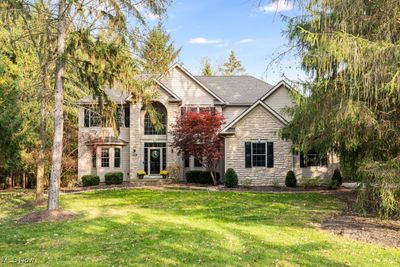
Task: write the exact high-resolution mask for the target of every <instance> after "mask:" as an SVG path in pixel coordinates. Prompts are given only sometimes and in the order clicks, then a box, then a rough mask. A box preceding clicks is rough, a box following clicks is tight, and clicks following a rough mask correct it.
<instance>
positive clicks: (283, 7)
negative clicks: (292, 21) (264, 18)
mask: <svg viewBox="0 0 400 267" xmlns="http://www.w3.org/2000/svg"><path fill="white" fill-rule="evenodd" d="M260 9H261V11H262V12H264V13H273V12H282V11H289V10H292V9H293V4H292V3H291V2H290V0H275V1H274V2H272V3H270V4H267V5H265V6H262V7H261V8H260Z"/></svg>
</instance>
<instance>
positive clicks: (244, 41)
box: [239, 38, 255, 44]
mask: <svg viewBox="0 0 400 267" xmlns="http://www.w3.org/2000/svg"><path fill="white" fill-rule="evenodd" d="M254 41H255V40H254V39H251V38H247V39H242V40H240V41H239V43H241V44H247V43H252V42H254Z"/></svg>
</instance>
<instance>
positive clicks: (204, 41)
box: [189, 37, 255, 47]
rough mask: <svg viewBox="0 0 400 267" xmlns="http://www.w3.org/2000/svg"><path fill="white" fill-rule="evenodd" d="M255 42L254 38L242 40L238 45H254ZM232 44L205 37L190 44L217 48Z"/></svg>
mask: <svg viewBox="0 0 400 267" xmlns="http://www.w3.org/2000/svg"><path fill="white" fill-rule="evenodd" d="M254 41H255V40H254V39H252V38H246V39H241V40H239V41H238V42H237V43H238V44H247V43H252V42H254ZM230 43H231V42H230V41H229V40H222V39H208V38H204V37H197V38H193V39H190V40H189V44H202V45H215V46H216V47H227V46H229V44H230Z"/></svg>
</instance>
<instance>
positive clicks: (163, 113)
mask: <svg viewBox="0 0 400 267" xmlns="http://www.w3.org/2000/svg"><path fill="white" fill-rule="evenodd" d="M153 107H154V111H155V115H156V116H157V117H158V123H159V125H155V124H153V123H152V121H151V118H150V114H149V113H148V112H146V114H145V115H144V134H145V135H161V134H166V133H167V110H166V109H165V107H164V106H163V105H161V104H155V105H154V106H153Z"/></svg>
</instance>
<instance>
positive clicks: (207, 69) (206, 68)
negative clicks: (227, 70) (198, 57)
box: [200, 58, 214, 76]
mask: <svg viewBox="0 0 400 267" xmlns="http://www.w3.org/2000/svg"><path fill="white" fill-rule="evenodd" d="M200 71H201V75H203V76H214V70H213V68H212V66H211V63H210V59H209V58H203V59H202V61H201V63H200Z"/></svg>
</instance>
